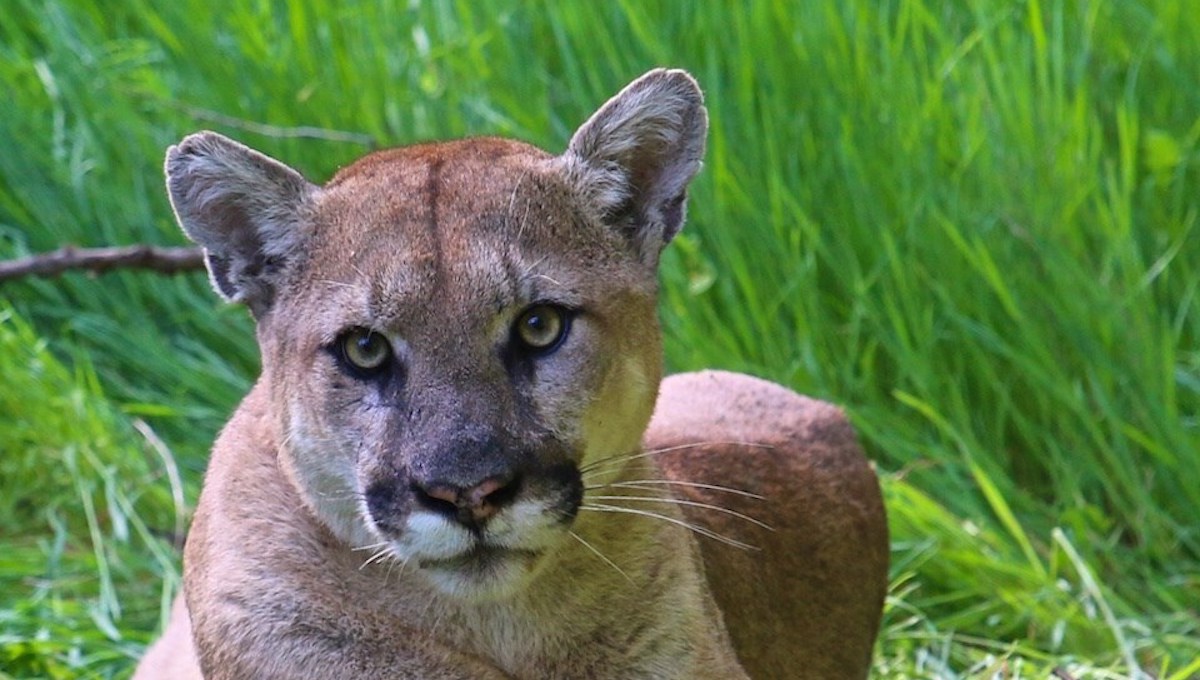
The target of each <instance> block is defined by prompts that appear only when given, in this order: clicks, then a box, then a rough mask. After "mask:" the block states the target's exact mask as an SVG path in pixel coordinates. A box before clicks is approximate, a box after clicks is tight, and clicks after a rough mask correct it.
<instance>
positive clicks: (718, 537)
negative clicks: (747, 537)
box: [579, 503, 761, 550]
mask: <svg viewBox="0 0 1200 680" xmlns="http://www.w3.org/2000/svg"><path fill="white" fill-rule="evenodd" d="M579 509H580V510H594V511H596V512H616V513H625V514H628V515H639V516H642V517H650V518H653V519H660V520H662V521H664V522H669V523H671V524H675V525H678V526H681V527H683V528H685V529H687V530H689V531H692V532H695V533H697V534H699V535H701V536H705V537H707V538H711V539H713V540H714V541H719V542H721V543H724V544H725V545H728V546H732V547H734V548H740V549H742V550H761V548H759V547H758V546H754V545H750V544H749V543H743V542H741V541H739V540H737V539H736V538H730V537H728V536H725V535H722V534H718V533H717V532H715V531H712V530H711V529H705V528H704V527H702V526H697V525H695V524H689V523H688V522H685V521H683V520H680V519H675V518H674V517H668V516H666V515H660V514H658V513H657V512H650V511H649V510H638V509H637V508H623V507H620V506H617V505H604V504H602V503H601V504H596V503H594V504H584V505H580V506H579Z"/></svg>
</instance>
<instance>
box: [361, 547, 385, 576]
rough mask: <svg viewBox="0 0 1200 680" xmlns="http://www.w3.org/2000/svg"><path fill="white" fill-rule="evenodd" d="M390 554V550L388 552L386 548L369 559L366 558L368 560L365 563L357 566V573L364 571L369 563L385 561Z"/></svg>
mask: <svg viewBox="0 0 1200 680" xmlns="http://www.w3.org/2000/svg"><path fill="white" fill-rule="evenodd" d="M391 554H392V552H391V551H390V550H388V549H387V548H383V549H382V550H380V551H379V552H377V553H375V554H374V555H371V556H370V557H368V558H367V559H366V561H365V562H363V563H362V564H360V565H358V570H359V571H362V570H363V569H366V568H367V565H369V564H371V563H373V562H378V561H380V560H383V559H386V558H388V557H390V556H391Z"/></svg>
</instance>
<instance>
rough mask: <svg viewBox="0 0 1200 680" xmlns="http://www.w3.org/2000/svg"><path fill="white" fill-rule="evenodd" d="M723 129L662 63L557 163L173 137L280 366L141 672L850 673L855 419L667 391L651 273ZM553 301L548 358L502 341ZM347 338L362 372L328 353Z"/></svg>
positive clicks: (240, 424) (266, 375)
mask: <svg viewBox="0 0 1200 680" xmlns="http://www.w3.org/2000/svg"><path fill="white" fill-rule="evenodd" d="M705 126H706V118H705V114H704V109H703V106H702V104H701V98H700V93H699V90H698V88H697V87H696V85H695V83H694V81H692V80H691V78H690V77H688V76H687V75H686V74H684V73H683V72H680V71H661V70H659V71H654V72H651V73H650V74H647V75H646V76H644V77H643V78H641V79H639V80H638V81H636V82H635V83H633V84H631V85H630V86H629V87H628V88H626V89H625V90H624V91H623V92H622V93H621V94H619V95H618V96H617V97H614V99H613V100H611V101H610V102H609V103H608V104H606V105H605V106H604V107H603V108H602V109H601V110H600V111H598V112H597V113H596V115H595V116H593V117H592V119H591V120H589V121H588V122H587V123H585V124H584V126H583V127H581V128H580V131H579V132H577V133H576V135H575V137H574V139H573V140H572V142H571V144H570V146H569V147H568V150H567V152H566V153H564V154H563V155H562V156H558V157H553V156H550V155H548V154H546V153H544V152H542V151H540V150H537V149H535V148H533V147H530V146H528V145H524V144H521V143H518V142H512V141H507V140H500V139H474V140H467V141H461V142H450V143H444V144H435V145H423V146H415V147H408V148H403V149H396V150H391V151H385V152H380V153H376V154H372V155H370V156H367V157H366V158H364V159H362V160H360V161H359V162H357V163H355V164H354V165H352V166H350V167H348V168H346V169H344V170H343V171H341V172H340V173H338V175H337V176H335V177H334V179H333V180H332V181H330V182H329V183H328V184H327V185H325V186H323V187H317V186H315V185H311V184H309V183H308V182H307V181H306V180H304V179H303V178H302V177H300V175H299V174H297V173H295V171H293V170H291V169H290V168H287V167H286V166H283V165H282V164H279V163H278V162H277V161H274V160H272V159H269V158H267V157H265V156H262V155H261V154H258V153H256V152H253V151H251V150H249V149H247V148H245V147H242V146H241V145H239V144H236V143H235V142H232V141H230V140H227V139H225V138H223V137H220V136H218V135H214V134H212V133H202V134H200V135H193V136H191V137H188V138H187V139H185V140H184V141H183V142H181V143H180V145H178V146H176V147H172V149H171V150H169V152H168V157H167V176H168V189H169V192H170V195H171V198H172V203H173V205H174V207H175V210H176V214H177V215H178V217H179V220H180V223H181V225H182V226H183V228H184V230H185V231H186V232H187V233H188V234H189V236H191V237H192V238H193V239H194V240H196V241H197V242H199V243H200V244H201V245H202V246H204V248H205V250H206V255H207V259H208V265H209V270H210V272H211V274H212V278H213V282H214V285H215V287H216V288H217V290H218V292H220V293H221V294H222V295H223V296H225V297H226V298H228V299H231V300H236V301H240V302H244V303H245V304H247V305H248V306H249V307H250V308H251V310H252V311H253V313H254V315H255V317H256V319H257V321H258V340H259V345H260V348H261V351H262V358H263V373H262V376H261V378H260V379H259V381H258V383H257V384H256V386H255V387H254V389H253V390H252V391H251V393H250V394H249V395H248V396H247V397H246V399H245V401H243V403H242V405H241V406H240V407H239V409H238V410H237V412H236V413H235V414H234V416H233V418H232V419H231V420H230V422H229V424H228V425H227V426H226V428H225V429H224V431H223V432H222V433H221V435H220V437H219V438H218V440H217V442H216V444H215V446H214V448H213V456H212V460H211V462H210V465H209V471H208V474H207V476H206V478H205V483H204V490H203V492H202V494H201V498H200V503H199V506H198V508H197V511H196V517H195V520H194V523H193V526H192V528H191V531H190V534H189V537H188V542H187V548H186V552H185V557H184V564H185V566H184V583H185V593H186V603H187V607H186V611H184V609H183V607H182V606H177V608H176V612H175V614H174V615H173V617H172V621H171V623H170V625H169V626H168V629H167V631H166V632H165V633H164V636H163V638H162V639H161V640H160V641H159V642H158V643H156V645H155V646H154V647H152V648H151V650H150V651H149V652H148V653H147V655H146V658H145V660H144V661H143V663H142V665H141V666H140V667H139V669H138V672H137V674H136V676H135V677H136V678H145V679H150V678H176V677H188V675H187V673H192V674H193V676H195V675H198V673H197V672H196V671H197V669H196V668H195V664H197V663H198V665H199V666H200V667H201V668H203V671H204V677H207V678H210V680H213V679H220V678H349V677H354V678H430V679H437V678H635V677H646V678H736V677H756V678H759V677H762V678H767V677H784V678H786V677H795V678H806V677H811V678H835V677H836V678H842V677H846V678H853V677H865V676H866V672H867V668H868V666H869V660H870V652H871V646H872V644H873V640H874V637H875V634H876V632H877V628H878V623H879V615H880V609H881V606H882V600H883V595H884V590H885V588H886V573H887V535H886V525H885V521H884V516H883V509H882V505H881V503H880V497H879V489H878V485H877V482H876V480H875V476H874V473H873V472H872V471H871V469H870V468H869V466H868V465H867V463H866V461H865V459H864V458H863V456H862V453H861V451H860V450H859V448H858V446H857V444H856V443H855V440H854V435H853V432H852V430H851V429H850V427H849V425H848V424H847V423H846V421H845V419H844V418H843V417H842V415H841V414H840V412H838V411H837V410H836V409H834V408H833V407H830V406H828V405H825V404H821V403H819V402H814V401H811V400H807V399H804V398H803V397H799V396H797V395H795V394H793V393H791V392H789V391H787V390H784V389H783V388H780V387H777V386H774V385H771V384H770V383H765V382H763V381H760V380H756V379H752V378H749V377H746V376H739V375H735V374H728V373H716V372H711V373H701V374H688V375H683V376H675V377H672V378H668V379H667V380H665V381H662V384H661V392H660V387H659V383H660V377H661V372H662V368H661V348H660V344H659V343H660V341H659V331H658V326H657V321H656V318H655V296H656V283H655V271H654V270H655V266H656V263H657V261H658V256H659V252H660V251H661V249H662V247H663V246H664V245H665V244H666V243H667V241H669V240H670V238H671V237H672V236H673V235H674V234H675V233H676V231H677V230H678V229H679V227H680V226H681V224H682V221H683V199H684V191H685V189H686V186H687V183H688V181H689V180H690V179H691V177H692V176H693V175H694V174H695V172H696V171H697V170H698V167H699V159H700V156H701V154H702V152H703V136H704V131H705ZM541 303H546V304H554V305H559V306H561V307H562V308H563V309H569V310H575V311H574V312H571V313H570V314H568V316H572V317H573V320H572V321H571V324H570V330H569V333H567V334H566V336H565V340H563V342H562V343H561V345H558V346H557V348H556V349H553V351H548V352H545V353H540V352H535V351H533V350H531V349H530V348H523V347H522V346H521V345H520V343H519V342H518V341H517V338H518V336H517V335H516V330H515V324H516V323H517V320H518V319H519V318H522V317H521V314H522V313H523V312H524V311H527V310H529V309H531V308H533V307H536V305H537V304H541ZM359 328H362V329H369V330H371V331H372V333H373V334H374V335H373V336H372V337H375V338H376V341H378V340H379V338H383V339H384V340H385V341H386V343H387V346H388V347H390V348H391V355H390V358H389V359H388V361H387V362H386V363H384V364H383V366H382V368H381V369H379V371H377V372H372V373H370V374H364V373H362V372H361V371H360V370H359V369H355V368H354V367H353V366H352V365H349V364H347V363H346V362H347V360H346V358H345V355H344V350H340V349H339V348H342V347H344V346H345V338H347V337H354V336H353V335H352V334H351V332H352V331H353V330H354V329H359ZM348 334H350V335H348ZM339 352H342V353H339ZM656 395H660V396H658V402H657V403H658V405H657V410H655V398H656ZM652 411H653V412H654V414H655V415H654V419H653V422H650V419H651V414H652ZM647 427H648V428H649V429H648V430H647ZM643 433H644V443H643V441H642V440H643ZM642 451H645V453H644V454H643V453H641V452H642ZM715 486H721V487H732V488H734V489H742V490H744V491H747V492H752V493H754V494H761V496H763V498H762V499H755V498H750V497H748V496H747V495H744V494H741V495H739V494H736V493H732V492H730V491H728V490H719V489H716V488H714V487H715ZM497 489H499V491H496V490H497ZM580 494H582V495H581V496H580ZM676 501H681V502H682V504H681V503H679V502H676ZM714 507H719V508H722V509H724V510H725V512H722V511H720V510H716V509H714ZM646 512H649V513H653V514H654V515H655V516H651V515H648V514H645V513H646ZM735 512H736V513H740V514H741V515H745V516H749V517H754V518H757V519H758V520H760V521H763V522H766V523H768V524H770V525H772V527H773V530H767V529H764V528H762V527H760V526H758V525H756V524H754V523H752V522H751V521H749V520H747V519H745V518H744V517H740V516H738V515H735V514H731V513H735ZM689 524H690V525H691V528H690V529H689V527H688V526H687V525H689ZM693 530H695V531H698V532H700V533H701V534H708V535H709V536H723V537H727V538H728V539H732V540H733V541H738V542H742V543H746V544H750V545H751V546H753V547H751V548H737V547H731V546H730V545H727V544H724V543H721V542H718V541H717V540H714V539H713V538H700V539H699V540H697V538H696V534H695V533H693ZM189 612H190V620H189V618H188V616H187V614H188V613H189ZM184 668H188V669H190V670H187V671H185V670H182V669H184Z"/></svg>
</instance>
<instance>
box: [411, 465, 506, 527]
mask: <svg viewBox="0 0 1200 680" xmlns="http://www.w3.org/2000/svg"><path fill="white" fill-rule="evenodd" d="M516 486H517V482H516V480H515V479H514V478H512V477H489V478H487V479H485V480H483V481H482V482H480V483H478V484H476V485H475V486H472V487H470V488H468V489H464V488H462V487H458V486H453V485H450V484H432V485H430V486H418V487H417V489H416V491H417V497H418V499H420V500H422V502H423V503H424V504H425V505H426V506H429V507H430V508H431V509H434V510H438V511H440V512H443V513H446V514H453V515H455V516H456V517H457V518H458V520H459V521H460V522H462V523H463V524H480V523H483V522H485V521H487V520H488V519H490V518H491V517H492V516H493V515H495V514H496V513H497V512H500V510H501V509H502V508H503V507H504V506H505V505H507V504H508V503H509V502H510V501H511V500H512V498H513V496H515V495H516ZM422 496H423V497H424V498H422Z"/></svg>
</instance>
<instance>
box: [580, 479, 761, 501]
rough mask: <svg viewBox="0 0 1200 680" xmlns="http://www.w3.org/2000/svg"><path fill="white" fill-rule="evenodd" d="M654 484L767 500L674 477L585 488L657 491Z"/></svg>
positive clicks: (716, 485)
mask: <svg viewBox="0 0 1200 680" xmlns="http://www.w3.org/2000/svg"><path fill="white" fill-rule="evenodd" d="M653 484H662V485H667V486H686V487H688V488H691V489H708V490H709V491H720V492H723V493H731V494H734V495H736V496H744V497H746V498H753V499H754V500H758V501H761V500H766V496H760V495H758V494H756V493H751V492H749V491H743V490H741V489H735V488H733V487H730V486H720V485H718V484H702V483H700V482H684V481H680V480H674V479H632V480H630V481H628V482H610V483H608V484H595V485H592V486H585V487H583V488H584V490H585V491H586V490H592V489H607V488H609V487H614V488H621V489H640V490H642V491H656V489H655V488H654V487H653V486H650V485H653Z"/></svg>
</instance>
